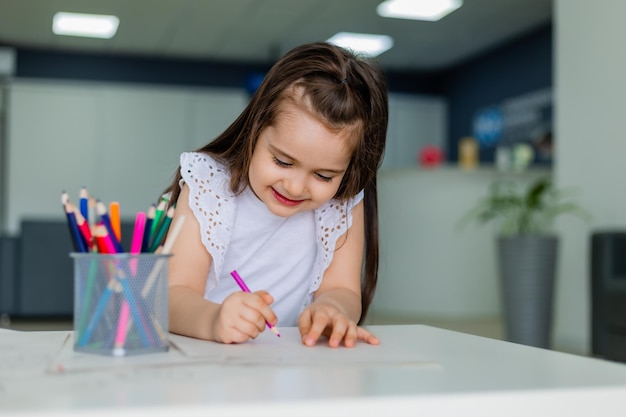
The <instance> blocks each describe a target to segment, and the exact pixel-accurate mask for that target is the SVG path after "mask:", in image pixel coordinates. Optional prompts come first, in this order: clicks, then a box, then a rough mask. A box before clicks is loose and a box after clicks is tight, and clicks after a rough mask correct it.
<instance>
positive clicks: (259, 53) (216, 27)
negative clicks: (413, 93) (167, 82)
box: [0, 0, 552, 70]
mask: <svg viewBox="0 0 626 417" xmlns="http://www.w3.org/2000/svg"><path fill="white" fill-rule="evenodd" d="M381 1H382V0H0V45H2V44H4V45H9V46H18V47H19V46H24V47H37V48H48V49H53V50H56V49H62V50H71V51H89V52H97V53H114V54H133V55H148V56H153V57H169V58H195V59H216V60H229V61H230V60H236V61H244V62H255V63H271V62H273V61H274V60H275V59H276V58H277V57H278V56H280V55H282V54H283V53H284V52H286V51H287V50H289V49H291V48H292V47H294V46H296V45H298V44H301V43H305V42H311V41H317V40H325V39H327V38H329V37H330V36H332V35H333V34H335V33H336V32H339V31H351V32H367V33H378V34H387V35H391V36H392V37H393V38H394V41H395V46H394V48H392V49H391V50H389V51H387V52H385V53H384V54H382V55H380V56H379V58H378V59H379V61H380V62H381V63H382V64H383V65H384V66H385V67H387V68H393V69H407V70H408V69H412V70H420V69H424V70H426V69H437V68H443V67H447V66H450V65H454V64H456V63H459V62H461V61H463V60H464V59H467V58H469V57H472V56H474V55H476V54H479V53H481V52H483V51H485V50H488V49H490V48H492V47H495V46H497V45H500V44H502V43H505V42H507V41H509V40H511V39H514V38H515V37H517V36H520V35H522V34H524V33H526V32H528V31H531V30H533V29H534V28H537V27H539V26H542V25H545V24H547V23H548V22H550V20H551V18H552V0H465V4H464V6H463V7H461V8H460V9H458V10H457V11H455V12H453V13H452V14H450V15H448V16H446V17H445V18H443V19H442V20H440V21H439V22H419V21H412V20H399V19H387V18H382V17H379V16H378V15H377V14H376V6H377V5H378V4H379V3H380V2H381ZM57 11H71V12H90V13H102V14H114V15H117V16H118V17H119V18H120V27H119V30H118V33H117V35H116V36H115V37H114V38H112V39H110V40H101V39H87V38H74V37H66V36H56V35H54V34H52V31H51V27H52V16H53V15H54V13H55V12H57Z"/></svg>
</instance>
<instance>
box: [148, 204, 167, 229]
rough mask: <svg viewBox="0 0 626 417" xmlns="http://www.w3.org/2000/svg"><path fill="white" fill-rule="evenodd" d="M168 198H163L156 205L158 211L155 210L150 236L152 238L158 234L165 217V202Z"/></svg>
mask: <svg viewBox="0 0 626 417" xmlns="http://www.w3.org/2000/svg"><path fill="white" fill-rule="evenodd" d="M166 201H167V200H165V199H164V198H161V201H159V204H158V205H157V206H156V211H155V212H154V220H153V221H152V225H151V226H150V237H151V238H152V237H153V236H154V235H156V232H157V230H159V226H160V225H161V219H162V218H163V213H165V203H166Z"/></svg>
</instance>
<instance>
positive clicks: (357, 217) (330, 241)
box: [168, 43, 387, 347]
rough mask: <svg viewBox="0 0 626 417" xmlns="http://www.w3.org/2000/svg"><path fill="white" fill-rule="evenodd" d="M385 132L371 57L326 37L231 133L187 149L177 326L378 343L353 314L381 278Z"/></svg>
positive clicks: (193, 332) (295, 61) (282, 72)
mask: <svg viewBox="0 0 626 417" xmlns="http://www.w3.org/2000/svg"><path fill="white" fill-rule="evenodd" d="M386 130H387V89H386V83H385V79H384V76H383V74H382V71H381V70H380V68H379V67H378V66H377V65H375V64H374V63H373V62H369V61H366V60H363V59H359V58H357V57H356V56H354V55H353V54H351V53H350V52H348V51H346V50H344V49H343V48H339V47H336V46H333V45H330V44H327V43H313V44H308V45H303V46H300V47H297V48H295V49H293V50H292V51H290V52H288V53H287V54H286V55H285V56H284V57H283V58H281V59H280V60H279V61H278V62H277V63H276V64H275V65H274V66H273V67H272V69H271V70H270V71H269V73H268V74H267V76H266V77H265V79H264V80H263V82H262V84H261V85H260V87H259V88H258V90H257V91H256V93H255V94H254V96H253V97H252V98H251V101H250V103H249V104H248V106H247V107H246V109H245V110H244V111H243V112H242V114H241V115H240V116H239V117H238V118H237V119H236V120H235V121H234V122H233V123H232V124H231V125H230V127H228V128H227V129H226V131H224V132H223V133H222V134H221V135H220V136H218V137H217V138H216V139H215V140H213V141H212V142H210V143H209V144H207V145H206V146H204V147H203V148H201V149H199V150H198V151H197V152H191V153H184V154H182V155H181V157H180V168H179V170H177V173H176V175H175V179H174V181H173V183H172V184H171V186H170V187H169V189H168V191H169V192H171V194H172V195H171V199H172V200H171V201H176V214H175V218H174V220H173V224H175V223H176V221H177V219H176V218H177V217H180V216H181V215H184V216H185V218H186V221H185V223H184V226H183V229H182V231H181V232H180V234H179V236H178V239H177V240H176V243H175V244H174V246H173V248H172V252H173V253H174V254H175V256H173V257H172V258H171V260H170V269H169V280H170V281H169V303H170V306H169V308H170V318H169V319H170V330H171V331H172V332H175V333H179V334H182V335H187V336H191V337H197V338H202V339H208V340H215V341H218V342H223V343H240V342H245V341H247V340H249V339H251V338H255V337H257V336H258V335H259V333H260V332H262V331H264V330H265V328H266V323H269V324H270V325H277V324H278V325H281V326H296V325H297V326H298V328H299V331H300V334H301V336H302V342H303V343H304V344H305V345H307V346H313V345H315V344H316V343H317V341H318V339H319V338H320V336H322V335H325V336H327V337H328V338H329V341H328V343H329V345H330V346H331V347H337V346H340V345H341V344H343V345H344V346H347V347H351V346H354V344H355V343H356V341H357V340H363V341H365V342H367V343H371V344H378V339H377V338H376V337H375V336H374V335H373V334H371V333H370V332H368V331H367V330H366V329H364V328H362V327H360V326H358V325H357V323H359V322H360V321H362V319H363V318H364V317H365V315H366V313H367V309H368V306H369V304H370V302H371V300H372V297H373V294H374V289H375V286H376V280H377V269H378V217H377V194H376V171H377V169H378V167H379V166H380V164H381V162H382V156H383V150H384V146H385V137H386ZM233 270H237V271H238V272H239V274H240V276H241V277H242V278H243V280H244V281H245V282H246V283H247V285H248V287H249V288H250V289H251V291H252V292H251V293H248V292H242V291H241V290H240V288H239V287H238V286H237V283H236V282H235V280H234V279H233V278H232V277H231V272H232V271H233ZM363 271H364V278H363V281H362V282H361V275H362V272H363Z"/></svg>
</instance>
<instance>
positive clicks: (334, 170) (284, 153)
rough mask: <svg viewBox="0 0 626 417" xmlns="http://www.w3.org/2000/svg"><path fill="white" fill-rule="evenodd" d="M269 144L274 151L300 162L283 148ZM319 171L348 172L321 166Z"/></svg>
mask: <svg viewBox="0 0 626 417" xmlns="http://www.w3.org/2000/svg"><path fill="white" fill-rule="evenodd" d="M268 146H269V148H270V150H271V151H272V152H274V153H277V154H279V155H280V156H281V157H283V158H287V159H290V160H292V161H294V162H300V161H298V159H296V158H294V157H293V156H291V155H289V154H288V153H287V152H285V151H283V150H281V149H278V148H277V147H276V146H274V145H272V144H271V143H268ZM318 171H324V172H328V173H331V174H343V173H344V172H346V170H345V169H331V168H320V169H318Z"/></svg>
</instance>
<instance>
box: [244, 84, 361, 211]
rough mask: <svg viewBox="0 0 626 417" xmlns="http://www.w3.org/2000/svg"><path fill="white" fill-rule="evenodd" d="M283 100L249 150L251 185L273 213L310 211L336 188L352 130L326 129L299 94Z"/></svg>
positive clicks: (346, 159)
mask: <svg viewBox="0 0 626 417" xmlns="http://www.w3.org/2000/svg"><path fill="white" fill-rule="evenodd" d="M296 96H297V98H296V99H295V100H289V99H288V100H284V102H283V104H282V105H281V109H280V112H279V114H278V117H277V119H276V122H275V123H274V124H273V125H272V126H268V127H266V128H265V129H263V130H262V131H261V133H260V135H259V139H258V141H257V143H256V146H255V148H254V152H253V154H252V160H251V161H250V170H249V172H248V176H249V181H250V187H251V188H252V191H253V192H254V193H255V194H256V196H257V197H258V198H259V199H260V200H261V201H263V203H265V205H266V206H267V208H268V209H269V210H270V211H271V212H272V213H274V214H275V215H277V216H282V217H289V216H292V215H294V214H295V213H298V212H301V211H305V210H313V209H316V208H318V207H320V206H322V205H323V204H324V203H326V202H327V201H328V200H330V199H331V198H332V197H333V196H334V195H335V194H336V193H337V190H338V189H339V185H340V184H341V180H342V179H343V176H344V174H345V172H346V170H347V169H348V164H349V162H350V157H351V147H350V144H351V143H352V142H351V135H352V133H353V131H354V130H353V129H342V130H330V129H328V128H327V127H326V125H324V124H323V123H322V122H321V121H320V120H319V118H317V117H316V116H315V113H313V112H312V111H311V110H310V108H309V107H308V106H307V102H306V100H305V99H303V98H302V96H301V95H300V96H298V95H296Z"/></svg>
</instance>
